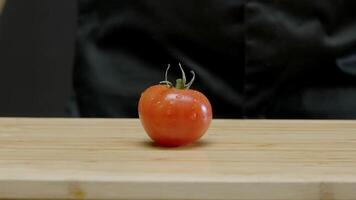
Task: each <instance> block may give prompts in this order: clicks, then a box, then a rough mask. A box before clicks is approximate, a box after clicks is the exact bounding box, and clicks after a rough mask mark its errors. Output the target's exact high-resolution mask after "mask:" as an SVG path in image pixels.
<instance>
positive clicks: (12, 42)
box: [0, 0, 77, 117]
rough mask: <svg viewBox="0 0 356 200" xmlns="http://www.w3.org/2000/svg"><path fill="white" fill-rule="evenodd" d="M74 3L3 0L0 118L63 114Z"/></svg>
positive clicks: (69, 71)
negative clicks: (4, 3)
mask: <svg viewBox="0 0 356 200" xmlns="http://www.w3.org/2000/svg"><path fill="white" fill-rule="evenodd" d="M76 13H77V10H76V2H75V1H59V0H30V1H28V0H8V1H7V2H6V5H5V8H4V10H3V13H2V15H1V17H0V116H41V117H48V116H67V111H66V106H67V104H68V99H69V97H70V95H71V87H72V81H71V79H72V77H71V75H72V65H73V54H74V41H75V31H76Z"/></svg>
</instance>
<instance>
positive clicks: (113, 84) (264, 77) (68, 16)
mask: <svg viewBox="0 0 356 200" xmlns="http://www.w3.org/2000/svg"><path fill="white" fill-rule="evenodd" d="M355 7H356V1H349V0H341V1H334V0H315V1H309V0H298V1H275V0H260V1H259V0H250V1H247V0H192V1H178V0H170V1H164V0H146V1H145V0H122V1H114V0H105V1H100V0H86V1H80V7H79V19H78V20H79V25H78V30H77V32H76V36H75V31H76V21H77V19H76V17H77V15H76V1H59V0H31V1H27V0H8V1H7V5H6V7H5V9H4V11H3V15H2V16H1V18H0V116H65V115H66V111H65V107H66V105H67V102H68V99H69V97H70V96H71V86H72V85H71V80H72V77H71V74H72V70H73V68H72V67H73V65H72V64H73V50H74V44H75V43H74V41H75V40H76V59H75V65H74V75H73V76H74V77H73V78H74V89H75V94H76V95H75V99H74V100H75V101H73V102H72V104H71V105H72V107H71V112H72V113H76V112H77V111H79V113H78V114H73V115H75V116H82V117H137V110H136V109H137V101H138V98H139V94H140V92H142V91H143V90H144V89H145V88H146V87H148V86H149V85H151V84H156V83H157V82H158V81H160V80H162V78H163V73H164V70H165V66H166V64H167V63H171V64H177V62H178V61H181V62H182V63H183V64H184V65H185V66H186V69H187V71H189V70H190V69H193V70H195V71H196V73H197V80H196V82H195V84H194V86H193V88H196V89H198V90H201V91H202V92H204V93H205V94H206V95H207V96H208V97H209V99H210V100H211V103H212V105H213V108H214V117H215V118H322V119H325V118H340V119H341V118H349V119H354V118H356V81H355V80H356V78H355V76H356V50H355V49H356V24H355V23H356V18H355V17H356V12H354V8H355ZM75 37H76V38H75ZM171 73H172V74H171V75H170V77H172V78H173V77H176V76H177V75H178V74H179V73H178V70H177V69H172V72H171Z"/></svg>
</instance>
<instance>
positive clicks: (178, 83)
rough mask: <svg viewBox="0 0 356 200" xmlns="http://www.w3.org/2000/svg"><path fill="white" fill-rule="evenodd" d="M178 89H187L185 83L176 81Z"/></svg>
mask: <svg viewBox="0 0 356 200" xmlns="http://www.w3.org/2000/svg"><path fill="white" fill-rule="evenodd" d="M176 88H177V89H185V83H184V80H183V79H181V78H179V79H177V80H176Z"/></svg>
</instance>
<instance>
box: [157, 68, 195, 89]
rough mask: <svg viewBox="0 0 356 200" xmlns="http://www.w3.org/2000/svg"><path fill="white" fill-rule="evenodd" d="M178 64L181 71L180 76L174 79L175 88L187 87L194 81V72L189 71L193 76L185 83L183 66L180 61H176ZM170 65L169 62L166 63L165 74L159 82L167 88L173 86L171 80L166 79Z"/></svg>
mask: <svg viewBox="0 0 356 200" xmlns="http://www.w3.org/2000/svg"><path fill="white" fill-rule="evenodd" d="M178 65H179V68H180V71H181V72H182V78H179V79H177V80H176V85H175V88H176V89H189V88H190V86H192V84H193V82H194V79H195V73H194V71H193V70H191V71H190V73H192V75H193V77H192V79H191V80H190V81H189V83H187V78H186V76H185V73H184V70H183V67H182V65H181V64H180V63H178ZM170 67H171V65H170V64H168V67H167V69H166V72H165V76H164V81H161V82H159V83H160V84H166V85H167V87H169V88H172V87H173V84H172V82H170V81H168V70H169V68H170Z"/></svg>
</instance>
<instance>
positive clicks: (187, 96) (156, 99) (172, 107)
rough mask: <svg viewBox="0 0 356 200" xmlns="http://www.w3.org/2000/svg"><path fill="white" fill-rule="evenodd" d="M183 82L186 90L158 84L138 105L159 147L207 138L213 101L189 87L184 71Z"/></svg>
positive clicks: (141, 116)
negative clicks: (204, 136) (210, 101)
mask: <svg viewBox="0 0 356 200" xmlns="http://www.w3.org/2000/svg"><path fill="white" fill-rule="evenodd" d="M167 71H168V69H167ZM166 74H167V72H166ZM193 75H194V73H193ZM183 79H184V80H183V88H182V89H177V88H174V87H171V85H154V86H151V87H149V88H148V89H146V90H145V91H144V92H143V93H142V95H141V98H140V101H139V105H138V112H139V117H140V120H141V122H142V125H143V127H144V129H145V130H146V132H147V133H148V135H149V136H150V137H151V139H152V140H154V141H155V142H156V143H157V144H158V145H161V146H181V145H186V144H189V143H192V142H194V141H196V140H198V139H199V138H200V137H201V136H203V134H204V133H205V132H206V130H207V129H208V127H209V125H210V122H211V119H212V108H211V105H210V103H209V100H208V99H207V98H206V97H205V96H204V95H203V94H202V93H200V92H198V91H195V90H191V89H187V87H185V86H187V85H185V83H184V82H185V75H184V72H183ZM177 82H179V80H177ZM191 82H192V81H191ZM164 83H167V81H164ZM177 85H178V84H177ZM189 86H190V85H189Z"/></svg>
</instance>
